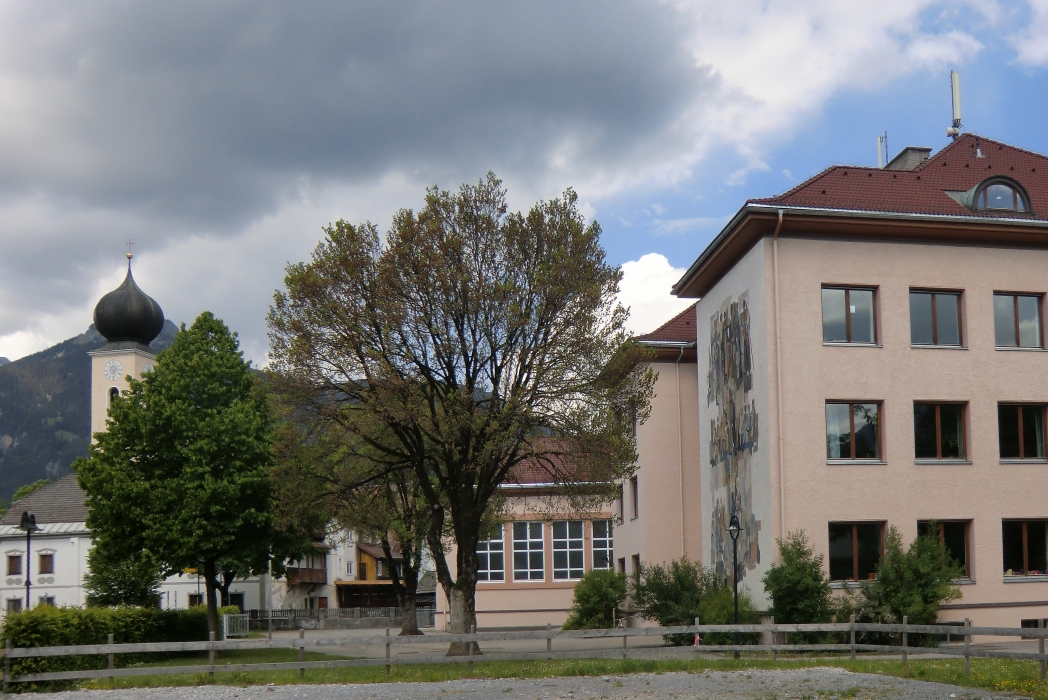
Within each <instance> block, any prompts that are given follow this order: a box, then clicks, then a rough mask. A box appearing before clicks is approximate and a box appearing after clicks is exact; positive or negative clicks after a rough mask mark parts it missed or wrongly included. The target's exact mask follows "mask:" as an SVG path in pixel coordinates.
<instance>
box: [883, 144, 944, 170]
mask: <svg viewBox="0 0 1048 700" xmlns="http://www.w3.org/2000/svg"><path fill="white" fill-rule="evenodd" d="M931 154H932V149H930V148H922V147H920V146H907V147H906V148H904V149H902V150H901V151H899V155H897V156H895V157H894V158H892V159H891V161H890V162H889V163H888V165H886V166H884V167H885V169H887V170H916V169H917V166H918V165H920V164H921V163H923V162H924V161H926V160H928V158H929V157H931Z"/></svg>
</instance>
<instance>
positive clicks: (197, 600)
mask: <svg viewBox="0 0 1048 700" xmlns="http://www.w3.org/2000/svg"><path fill="white" fill-rule="evenodd" d="M203 604H204V596H203V595H202V594H200V593H190V594H189V607H191V608H195V607H196V606H198V605H203Z"/></svg>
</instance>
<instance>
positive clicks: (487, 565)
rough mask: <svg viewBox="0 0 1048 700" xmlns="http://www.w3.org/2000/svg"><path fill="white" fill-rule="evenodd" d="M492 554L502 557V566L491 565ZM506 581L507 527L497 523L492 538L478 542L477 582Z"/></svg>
mask: <svg viewBox="0 0 1048 700" xmlns="http://www.w3.org/2000/svg"><path fill="white" fill-rule="evenodd" d="M492 556H498V557H501V558H502V566H500V567H498V568H493V567H492V566H491V558H492ZM505 582H506V539H505V529H504V528H503V527H502V525H497V526H496V528H495V531H494V532H493V533H492V535H491V538H490V539H486V540H481V541H480V542H477V583H505Z"/></svg>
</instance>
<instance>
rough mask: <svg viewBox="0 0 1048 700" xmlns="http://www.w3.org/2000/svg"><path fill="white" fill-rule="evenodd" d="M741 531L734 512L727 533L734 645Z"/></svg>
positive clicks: (736, 632)
mask: <svg viewBox="0 0 1048 700" xmlns="http://www.w3.org/2000/svg"><path fill="white" fill-rule="evenodd" d="M740 532H742V526H740V525H739V516H738V515H737V514H735V513H732V514H731V520H730V521H728V534H729V535H731V583H732V588H733V590H734V596H735V625H736V630H735V634H734V635H733V639H732V642H733V643H734V645H735V646H736V647H738V646H739V630H738V624H739V533H740ZM735 658H736V659H737V658H739V650H738V649H735Z"/></svg>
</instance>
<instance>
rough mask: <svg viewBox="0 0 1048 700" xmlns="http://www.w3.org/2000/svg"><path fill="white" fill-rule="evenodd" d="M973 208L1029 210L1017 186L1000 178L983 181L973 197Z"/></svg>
mask: <svg viewBox="0 0 1048 700" xmlns="http://www.w3.org/2000/svg"><path fill="white" fill-rule="evenodd" d="M975 208H976V209H982V210H986V211H1014V212H1020V213H1023V214H1025V213H1027V212H1029V211H1030V207H1029V205H1028V204H1027V203H1026V197H1025V196H1024V195H1023V193H1022V192H1021V191H1020V190H1019V188H1018V187H1016V186H1015V185H1012V184H1011V183H1008V182H1002V181H1000V180H996V181H990V182H987V183H984V184H983V185H982V186H981V187H980V188H979V189H978V192H977V194H976V197H975Z"/></svg>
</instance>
